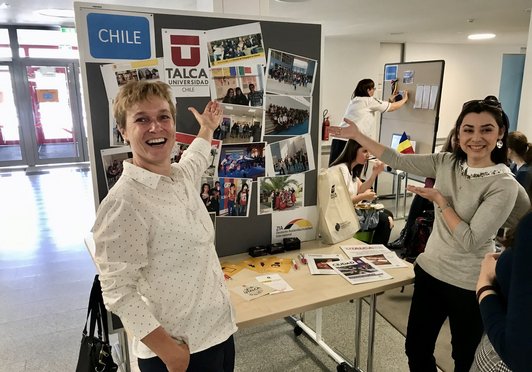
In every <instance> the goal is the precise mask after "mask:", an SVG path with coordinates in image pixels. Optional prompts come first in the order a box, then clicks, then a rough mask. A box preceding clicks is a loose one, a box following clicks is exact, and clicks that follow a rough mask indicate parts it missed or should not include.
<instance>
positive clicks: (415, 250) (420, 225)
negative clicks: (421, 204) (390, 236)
mask: <svg viewBox="0 0 532 372" xmlns="http://www.w3.org/2000/svg"><path fill="white" fill-rule="evenodd" d="M433 224H434V211H433V210H424V211H423V213H422V214H421V216H419V217H417V218H416V221H415V222H414V224H413V225H412V227H411V231H410V232H409V234H408V235H409V239H408V240H405V247H404V250H403V253H402V258H404V259H405V260H407V261H409V262H414V261H415V260H416V258H417V256H418V255H419V254H420V253H423V252H424V251H425V246H426V245H427V240H428V239H429V236H430V233H431V232H432V226H433Z"/></svg>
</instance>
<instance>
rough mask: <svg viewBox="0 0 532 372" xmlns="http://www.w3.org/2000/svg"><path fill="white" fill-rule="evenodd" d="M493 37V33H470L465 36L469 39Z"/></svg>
mask: <svg viewBox="0 0 532 372" xmlns="http://www.w3.org/2000/svg"><path fill="white" fill-rule="evenodd" d="M494 37H495V34H471V35H469V36H468V37H467V38H468V39H469V40H487V39H493V38H494Z"/></svg>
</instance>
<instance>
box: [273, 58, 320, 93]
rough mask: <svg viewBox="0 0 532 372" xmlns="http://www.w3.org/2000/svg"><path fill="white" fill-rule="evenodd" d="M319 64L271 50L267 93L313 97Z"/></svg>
mask: <svg viewBox="0 0 532 372" xmlns="http://www.w3.org/2000/svg"><path fill="white" fill-rule="evenodd" d="M317 65H318V62H317V61H316V60H315V59H310V58H306V57H301V56H297V55H295V54H290V53H287V52H282V51H280V50H275V49H270V50H269V52H268V64H267V66H266V71H267V79H266V91H267V92H270V93H275V94H287V95H291V96H307V97H308V96H312V91H313V90H314V78H315V76H316V67H317Z"/></svg>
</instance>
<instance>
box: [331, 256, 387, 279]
mask: <svg viewBox="0 0 532 372" xmlns="http://www.w3.org/2000/svg"><path fill="white" fill-rule="evenodd" d="M328 265H329V266H331V268H332V269H333V270H334V271H335V272H336V273H338V274H340V275H341V276H342V277H343V278H345V280H347V281H348V282H349V283H351V284H358V283H367V282H375V281H379V280H386V279H391V278H392V276H391V275H390V274H388V273H386V272H384V271H382V270H381V269H379V268H377V267H376V266H374V265H372V264H371V263H369V262H366V261H364V260H363V259H362V258H354V259H353V260H344V261H336V262H329V263H328Z"/></svg>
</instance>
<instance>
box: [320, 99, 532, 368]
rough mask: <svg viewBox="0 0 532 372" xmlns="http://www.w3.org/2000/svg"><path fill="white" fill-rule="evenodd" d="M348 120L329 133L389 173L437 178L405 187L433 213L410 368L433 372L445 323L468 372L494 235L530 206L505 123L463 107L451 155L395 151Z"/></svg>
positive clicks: (474, 104) (414, 309) (415, 303)
mask: <svg viewBox="0 0 532 372" xmlns="http://www.w3.org/2000/svg"><path fill="white" fill-rule="evenodd" d="M345 121H346V122H347V123H348V124H349V125H348V126H347V127H330V129H329V132H330V134H331V135H332V136H337V137H340V138H347V139H353V140H355V141H357V142H359V143H360V144H361V145H362V146H364V147H365V148H367V149H368V150H369V151H371V153H372V154H374V155H375V156H376V157H377V158H378V159H381V160H382V161H384V162H386V163H387V164H389V165H390V166H391V167H393V168H394V169H400V170H403V171H406V172H408V173H413V174H416V175H419V176H424V177H431V178H434V179H436V182H435V184H434V187H433V188H425V187H415V186H411V185H409V186H408V190H409V191H410V192H413V193H415V194H419V195H421V196H423V197H424V198H426V199H429V200H431V201H432V202H433V203H434V205H435V207H438V209H437V213H435V218H434V228H433V230H432V233H431V234H430V236H429V239H428V241H427V245H426V248H425V251H424V252H423V253H421V254H420V255H419V256H418V257H417V259H416V264H415V266H414V272H415V274H416V277H415V285H414V294H413V297H412V304H411V306H410V313H409V316H408V326H407V333H406V343H405V349H406V355H407V357H408V364H409V367H410V371H412V372H418V371H419V372H435V371H436V360H435V358H434V348H435V344H436V339H437V338H438V334H439V332H440V329H441V327H442V325H443V322H444V321H445V319H447V318H449V324H450V328H451V337H452V357H453V359H454V363H455V368H454V371H455V372H468V371H469V369H470V368H471V364H472V363H473V358H474V355H475V350H476V347H477V345H478V343H479V341H480V339H481V337H482V332H483V326H482V318H481V316H480V311H479V307H478V303H477V299H476V294H475V288H476V284H477V278H478V276H479V272H480V263H481V261H482V259H483V257H484V255H485V254H486V253H488V252H493V251H495V242H494V239H493V237H494V236H495V234H496V233H497V230H498V229H499V228H500V227H501V226H503V225H506V226H505V227H510V228H511V227H514V226H515V225H516V223H517V221H518V220H519V218H520V217H521V216H523V215H524V214H525V213H526V212H527V211H528V209H529V206H530V202H529V199H528V195H527V193H526V191H525V190H524V189H523V187H522V186H521V185H520V184H519V183H518V182H517V181H516V180H515V178H514V177H513V175H512V174H511V172H510V169H509V168H508V167H507V166H506V162H507V151H508V150H507V147H506V138H507V136H508V121H507V120H506V119H505V115H503V111H502V108H501V106H500V103H499V102H494V101H492V100H473V101H469V102H466V103H464V105H463V107H462V111H461V112H460V115H459V116H458V118H457V120H456V124H455V127H454V128H455V136H456V139H457V141H458V146H457V147H456V148H455V149H454V151H453V153H452V154H450V153H437V154H399V153H398V152H396V151H394V150H393V149H391V148H389V147H386V146H384V145H382V144H380V143H378V142H376V141H374V140H372V139H371V138H369V137H367V136H366V135H364V134H363V133H362V132H361V131H360V130H359V129H358V127H357V125H356V124H355V123H354V122H352V121H351V120H349V119H345Z"/></svg>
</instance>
